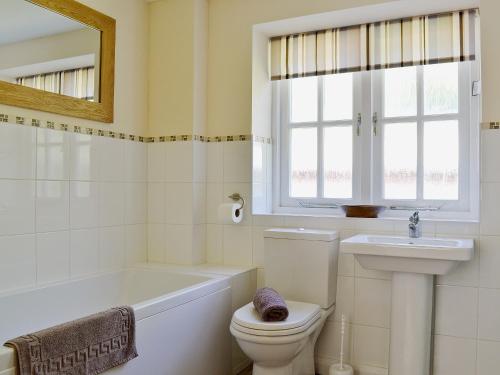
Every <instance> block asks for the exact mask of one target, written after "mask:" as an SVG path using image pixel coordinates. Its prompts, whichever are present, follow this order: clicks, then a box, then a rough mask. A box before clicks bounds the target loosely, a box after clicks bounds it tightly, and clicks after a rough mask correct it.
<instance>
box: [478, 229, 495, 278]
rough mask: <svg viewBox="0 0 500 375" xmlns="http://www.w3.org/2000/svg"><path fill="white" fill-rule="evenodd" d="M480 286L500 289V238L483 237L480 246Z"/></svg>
mask: <svg viewBox="0 0 500 375" xmlns="http://www.w3.org/2000/svg"><path fill="white" fill-rule="evenodd" d="M479 252H480V254H481V255H480V257H479V259H480V261H479V264H480V266H479V269H480V278H479V285H480V286H482V287H485V288H500V272H498V270H500V237H495V236H482V237H481V241H480V245H479Z"/></svg>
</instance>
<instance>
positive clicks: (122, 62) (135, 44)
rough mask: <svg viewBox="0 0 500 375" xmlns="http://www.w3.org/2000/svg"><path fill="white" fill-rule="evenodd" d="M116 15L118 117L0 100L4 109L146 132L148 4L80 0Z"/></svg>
mask: <svg viewBox="0 0 500 375" xmlns="http://www.w3.org/2000/svg"><path fill="white" fill-rule="evenodd" d="M80 2H82V3H83V4H85V5H88V6H90V7H92V8H94V9H96V10H98V11H100V12H102V13H104V14H107V15H109V16H111V17H113V18H115V19H116V62H115V67H116V72H115V82H116V84H115V119H114V123H113V124H104V123H99V122H94V121H88V120H82V119H77V118H72V117H67V116H60V115H55V114H51V113H44V112H40V111H33V110H27V109H23V108H16V107H10V106H5V105H1V104H0V113H6V114H9V115H11V116H16V115H20V116H23V117H27V118H36V119H40V120H42V121H44V120H54V121H57V122H63V123H68V124H74V125H80V126H85V127H93V128H97V129H106V130H112V131H115V132H123V133H127V134H136V135H145V134H146V131H147V117H148V113H147V69H148V66H147V59H148V26H147V25H148V22H147V17H148V15H147V4H146V2H144V1H142V0H80Z"/></svg>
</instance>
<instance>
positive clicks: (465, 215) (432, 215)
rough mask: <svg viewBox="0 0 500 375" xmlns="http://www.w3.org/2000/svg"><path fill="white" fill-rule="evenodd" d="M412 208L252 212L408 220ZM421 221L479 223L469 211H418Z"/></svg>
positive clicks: (289, 209) (267, 214) (294, 215)
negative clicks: (361, 213) (359, 213)
mask: <svg viewBox="0 0 500 375" xmlns="http://www.w3.org/2000/svg"><path fill="white" fill-rule="evenodd" d="M413 212H414V210H400V211H394V210H386V211H384V212H382V213H381V214H380V216H379V217H377V218H358V217H346V216H345V214H344V212H343V211H342V210H340V209H329V208H302V207H301V208H295V207H278V208H276V209H275V210H274V211H273V212H269V213H265V212H260V213H253V215H254V216H276V217H278V216H288V217H303V218H306V217H310V218H332V219H345V220H384V221H394V222H401V221H408V217H409V216H410V215H411V214H412V213H413ZM420 218H421V219H422V221H426V222H429V223H433V222H447V223H464V224H479V218H477V217H476V216H474V215H473V214H472V213H470V212H425V211H420Z"/></svg>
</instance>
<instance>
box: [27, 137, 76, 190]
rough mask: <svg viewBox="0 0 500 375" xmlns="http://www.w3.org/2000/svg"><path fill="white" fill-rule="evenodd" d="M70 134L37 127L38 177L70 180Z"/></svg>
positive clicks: (40, 178) (41, 178)
mask: <svg viewBox="0 0 500 375" xmlns="http://www.w3.org/2000/svg"><path fill="white" fill-rule="evenodd" d="M70 134H71V133H68V132H63V131H54V130H51V129H42V128H38V129H37V152H36V155H37V156H36V161H37V164H36V165H37V167H36V177H37V179H39V180H69V169H70V168H69V166H70V160H71V158H70Z"/></svg>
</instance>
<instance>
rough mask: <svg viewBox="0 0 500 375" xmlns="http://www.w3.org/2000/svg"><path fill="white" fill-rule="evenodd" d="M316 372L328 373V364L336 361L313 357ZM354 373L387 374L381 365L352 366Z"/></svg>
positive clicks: (355, 374) (325, 374)
mask: <svg viewBox="0 0 500 375" xmlns="http://www.w3.org/2000/svg"><path fill="white" fill-rule="evenodd" d="M315 362H316V373H317V374H319V375H328V372H329V370H330V366H331V365H333V364H334V363H337V362H338V361H337V360H335V359H333V358H327V357H318V356H316V358H315ZM352 367H353V368H354V375H388V370H387V369H386V368H382V367H373V366H352Z"/></svg>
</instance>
